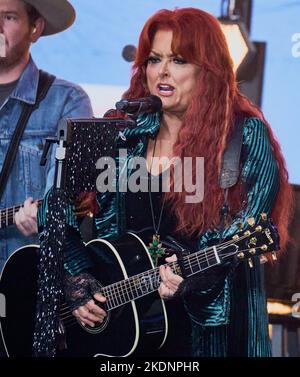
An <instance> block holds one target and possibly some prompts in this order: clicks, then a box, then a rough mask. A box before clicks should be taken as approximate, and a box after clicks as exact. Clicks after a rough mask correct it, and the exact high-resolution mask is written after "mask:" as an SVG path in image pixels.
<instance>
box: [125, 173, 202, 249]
mask: <svg viewBox="0 0 300 377" xmlns="http://www.w3.org/2000/svg"><path fill="white" fill-rule="evenodd" d="M141 179H142V180H145V182H144V185H143V183H142V182H137V184H140V183H141V184H140V186H141V187H147V188H148V187H149V186H151V190H150V191H151V192H149V191H147V192H141V191H140V192H131V191H128V192H127V193H126V203H125V209H126V212H125V213H126V222H127V224H126V229H128V231H134V232H137V233H138V232H141V231H143V230H145V229H147V230H148V229H149V233H151V234H155V229H154V225H155V228H156V229H157V227H158V223H159V217H160V214H161V210H163V212H162V219H161V225H160V227H159V229H158V230H157V233H158V234H159V235H160V236H161V239H162V240H164V239H166V237H167V236H168V235H171V236H172V237H174V238H176V240H178V241H179V242H180V243H181V244H183V245H184V246H186V247H187V248H189V249H190V250H191V251H196V242H197V238H196V237H193V238H189V237H185V236H182V235H181V234H179V233H178V232H176V227H177V221H176V218H175V215H174V213H172V211H171V209H170V207H169V205H168V204H167V203H166V202H165V203H164V192H163V188H162V183H163V174H160V175H158V176H153V175H150V174H147V176H142V178H141ZM150 179H151V180H152V184H151V185H149V180H150ZM153 188H158V189H159V191H156V192H155V191H154V190H153ZM153 191H154V192H153ZM150 196H151V198H152V205H153V215H154V223H155V224H154V225H153V219H152V211H151V204H150ZM162 207H163V208H162Z"/></svg>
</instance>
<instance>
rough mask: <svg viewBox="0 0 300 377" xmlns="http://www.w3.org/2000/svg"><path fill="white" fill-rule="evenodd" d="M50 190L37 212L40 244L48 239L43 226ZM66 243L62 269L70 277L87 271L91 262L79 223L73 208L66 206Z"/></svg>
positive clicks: (69, 205) (49, 230) (48, 230)
mask: <svg viewBox="0 0 300 377" xmlns="http://www.w3.org/2000/svg"><path fill="white" fill-rule="evenodd" d="M51 190H52V189H50V190H49V191H48V192H47V194H46V195H45V197H44V200H43V203H42V205H41V206H40V207H39V210H38V216H37V218H38V228H39V239H40V242H42V241H43V240H44V239H45V237H48V234H47V233H48V232H51V229H47V227H46V226H45V224H46V222H47V217H48V216H49V209H48V197H49V194H50V193H51ZM65 215H66V241H65V247H64V268H65V269H66V270H67V271H68V272H69V273H70V274H72V275H76V274H77V273H79V272H82V271H84V270H88V269H89V268H90V267H91V261H90V259H89V256H88V254H87V252H86V248H85V246H84V243H83V241H82V237H81V234H80V229H79V221H78V219H77V217H76V216H75V214H74V206H73V205H72V204H68V205H67V207H66V214H65Z"/></svg>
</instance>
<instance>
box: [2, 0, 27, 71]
mask: <svg viewBox="0 0 300 377" xmlns="http://www.w3.org/2000/svg"><path fill="white" fill-rule="evenodd" d="M0 33H1V34H2V35H4V40H5V46H4V49H5V54H4V55H5V57H0V72H1V71H6V70H7V69H12V68H14V67H16V66H17V65H18V64H20V61H23V60H24V58H26V57H28V53H29V48H30V44H31V28H30V24H29V17H28V14H27V11H26V8H25V4H24V2H23V1H20V0H0Z"/></svg>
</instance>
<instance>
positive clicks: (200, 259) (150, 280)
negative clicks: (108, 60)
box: [102, 247, 221, 310]
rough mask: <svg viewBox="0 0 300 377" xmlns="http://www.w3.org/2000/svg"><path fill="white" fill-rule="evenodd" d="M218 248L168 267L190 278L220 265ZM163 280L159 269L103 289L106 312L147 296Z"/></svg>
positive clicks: (196, 253)
mask: <svg viewBox="0 0 300 377" xmlns="http://www.w3.org/2000/svg"><path fill="white" fill-rule="evenodd" d="M220 263H221V262H220V259H219V257H218V253H217V248H216V247H212V248H210V249H209V250H200V251H197V252H195V253H193V254H190V255H188V256H186V257H184V258H182V261H181V262H180V263H179V262H170V263H167V264H166V265H167V266H169V267H170V268H171V270H172V271H173V273H175V274H176V275H179V276H182V267H183V268H184V272H185V277H186V278H188V277H190V276H192V275H194V274H197V273H199V272H201V271H204V270H207V269H208V268H210V267H213V266H216V265H218V264H220ZM160 283H161V278H160V274H159V267H156V268H154V269H152V270H148V271H145V272H142V273H140V274H138V275H134V276H132V277H130V278H128V279H125V280H121V281H118V282H116V283H113V284H111V285H108V286H106V287H103V288H102V293H103V295H104V296H105V297H106V303H105V306H106V310H112V309H115V308H117V307H119V306H122V305H124V304H126V303H129V302H130V301H133V300H136V299H138V298H140V297H142V296H146V295H148V294H150V293H152V292H154V291H156V290H157V289H158V288H159V285H160Z"/></svg>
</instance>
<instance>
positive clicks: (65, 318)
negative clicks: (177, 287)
mask: <svg viewBox="0 0 300 377" xmlns="http://www.w3.org/2000/svg"><path fill="white" fill-rule="evenodd" d="M247 250H248V249H243V250H240V252H241V253H243V252H246V251H247ZM172 263H175V262H171V264H172ZM208 268H209V267H207V268H205V269H203V270H202V271H204V270H206V269H208ZM155 272H156V271H155ZM195 274H196V273H195ZM189 276H192V275H189ZM149 293H151V292H148V293H147V294H149ZM145 295H146V294H145ZM143 296H144V295H143ZM140 297H142V296H140ZM130 301H132V300H130ZM130 301H129V302H130ZM126 303H128V302H125V303H123V304H120V305H118V306H115V307H112V308H109V309H107V311H110V310H113V309H116V308H118V307H120V306H122V305H124V304H126ZM65 305H66V306H65V308H64V310H65V311H64V313H63V315H61V320H63V321H66V320H68V319H72V318H74V321H71V322H70V323H72V324H75V323H77V322H78V321H77V320H76V318H75V317H74V316H73V314H72V313H71V311H70V309H69V308H68V307H67V304H65ZM64 315H66V316H65V317H64ZM64 324H65V325H66V326H68V324H67V323H64Z"/></svg>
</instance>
